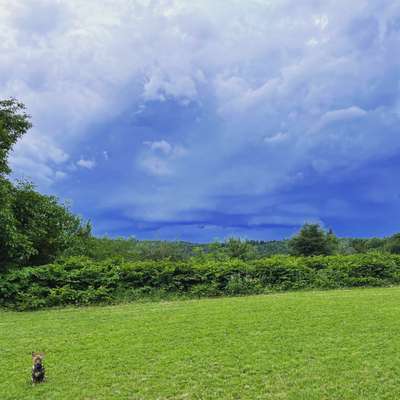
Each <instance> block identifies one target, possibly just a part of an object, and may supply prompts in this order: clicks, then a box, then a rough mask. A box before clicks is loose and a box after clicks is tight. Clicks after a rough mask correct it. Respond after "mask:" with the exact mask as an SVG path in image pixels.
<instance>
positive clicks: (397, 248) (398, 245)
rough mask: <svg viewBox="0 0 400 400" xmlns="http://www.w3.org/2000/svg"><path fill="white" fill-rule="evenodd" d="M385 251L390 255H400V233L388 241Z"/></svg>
mask: <svg viewBox="0 0 400 400" xmlns="http://www.w3.org/2000/svg"><path fill="white" fill-rule="evenodd" d="M385 249H386V250H387V251H388V252H389V253H393V254H400V233H396V234H395V235H393V236H391V237H390V238H388V239H387V240H386V243H385Z"/></svg>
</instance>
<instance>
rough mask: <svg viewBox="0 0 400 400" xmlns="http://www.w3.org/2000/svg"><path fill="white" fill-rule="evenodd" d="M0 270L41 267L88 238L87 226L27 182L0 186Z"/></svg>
mask: <svg viewBox="0 0 400 400" xmlns="http://www.w3.org/2000/svg"><path fill="white" fill-rule="evenodd" d="M0 188H1V189H0V196H1V200H2V203H1V205H0V225H1V226H2V227H3V229H2V230H1V232H0V268H1V267H3V269H4V268H5V267H10V266H26V265H42V264H46V263H49V262H52V261H54V260H55V259H56V258H57V257H58V256H60V255H61V254H63V252H64V251H66V250H67V249H68V248H69V247H70V246H77V244H78V243H79V242H83V241H84V240H86V239H87V238H88V237H89V236H90V231H91V229H90V225H89V224H86V225H83V224H82V222H81V220H80V218H79V217H77V216H75V215H73V214H72V213H71V212H70V211H69V209H68V208H67V207H66V206H65V205H63V204H60V203H59V202H58V199H57V198H56V197H54V196H45V195H42V194H40V193H38V192H37V191H35V189H34V187H33V185H32V184H30V183H27V182H22V183H19V184H18V185H16V186H13V185H12V184H11V183H10V182H8V181H5V180H4V179H3V183H2V184H1V185H0Z"/></svg>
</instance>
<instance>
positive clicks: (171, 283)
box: [0, 253, 400, 310]
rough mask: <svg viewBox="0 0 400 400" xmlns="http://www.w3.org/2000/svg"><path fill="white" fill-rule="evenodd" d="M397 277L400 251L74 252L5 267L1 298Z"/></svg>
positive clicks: (16, 302)
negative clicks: (215, 256)
mask: <svg viewBox="0 0 400 400" xmlns="http://www.w3.org/2000/svg"><path fill="white" fill-rule="evenodd" d="M399 283H400V256H399V255H391V254H381V253H370V254H357V255H346V256H344V255H336V256H327V257H324V256H316V257H290V256H273V257H269V258H264V259H261V260H253V261H241V260H235V259H234V260H230V261H223V262H219V261H207V262H204V263H201V264H199V263H197V262H195V261H194V260H189V261H182V262H176V261H140V262H124V261H123V260H107V261H103V262H95V261H92V260H90V259H87V258H83V257H72V258H68V259H65V260H63V261H59V262H57V263H54V264H49V265H45V266H40V267H26V268H22V269H15V270H11V271H9V272H7V273H4V274H1V275H0V306H1V307H6V308H11V309H16V310H27V309H38V308H42V307H51V306H63V305H69V304H74V305H83V304H94V303H114V302H120V301H134V300H141V299H162V298H174V297H188V298H191V297H210V296H222V295H244V294H259V293H270V292H276V291H283V290H297V289H333V288H350V287H357V286H358V287H359V286H389V285H396V284H399Z"/></svg>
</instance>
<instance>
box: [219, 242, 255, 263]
mask: <svg viewBox="0 0 400 400" xmlns="http://www.w3.org/2000/svg"><path fill="white" fill-rule="evenodd" d="M225 250H226V252H227V254H228V257H229V258H239V259H240V260H248V259H250V258H254V257H255V253H254V248H253V246H252V245H251V244H250V243H248V242H247V241H245V240H241V239H240V238H234V237H231V238H229V239H228V240H226V241H225Z"/></svg>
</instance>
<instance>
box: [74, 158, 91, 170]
mask: <svg viewBox="0 0 400 400" xmlns="http://www.w3.org/2000/svg"><path fill="white" fill-rule="evenodd" d="M76 165H78V166H79V167H82V168H86V169H93V168H94V167H95V166H96V161H94V160H85V159H84V158H81V159H80V160H79V161H77V163H76Z"/></svg>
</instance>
